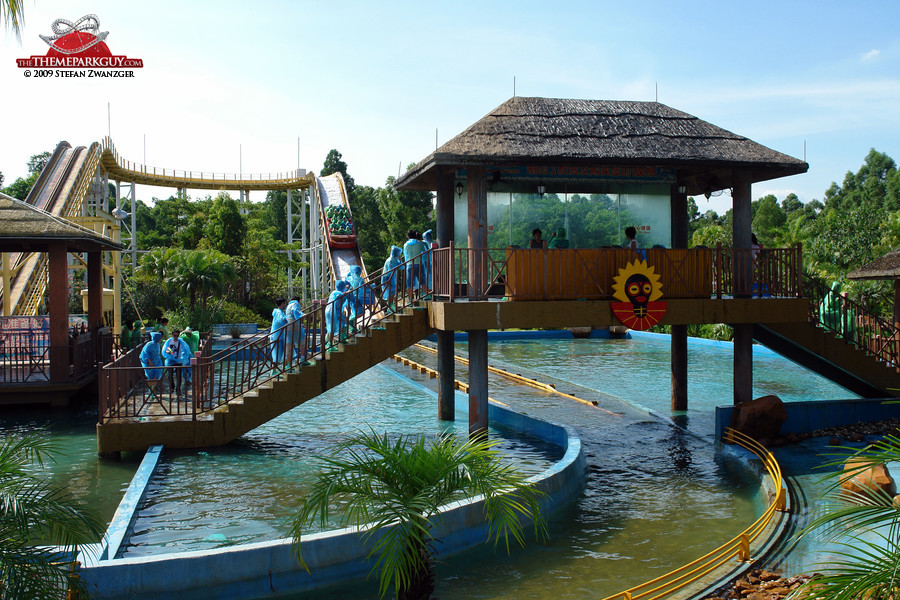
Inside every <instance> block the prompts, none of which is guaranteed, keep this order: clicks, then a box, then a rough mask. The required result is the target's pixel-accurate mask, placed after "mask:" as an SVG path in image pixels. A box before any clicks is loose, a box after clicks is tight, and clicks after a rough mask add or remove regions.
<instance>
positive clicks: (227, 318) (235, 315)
mask: <svg viewBox="0 0 900 600" xmlns="http://www.w3.org/2000/svg"><path fill="white" fill-rule="evenodd" d="M217 323H256V324H257V326H259V327H260V328H261V329H265V328H266V327H268V326H269V325H271V324H272V320H271V319H266V318H264V317H262V316H260V315H258V314H257V313H255V312H253V311H252V310H250V309H249V308H247V307H246V306H241V305H240V304H235V303H234V302H228V301H226V302H223V303H222V315H221V318H220V320H219V321H217Z"/></svg>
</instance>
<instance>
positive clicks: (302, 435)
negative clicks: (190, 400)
mask: <svg viewBox="0 0 900 600" xmlns="http://www.w3.org/2000/svg"><path fill="white" fill-rule="evenodd" d="M369 429H371V430H373V431H376V432H378V433H382V432H388V433H390V434H409V433H424V434H427V435H435V434H438V433H440V432H452V433H454V434H455V435H460V436H465V435H466V432H467V430H468V422H467V420H466V417H465V415H462V414H461V415H460V418H459V420H457V421H455V422H452V423H444V422H441V421H439V420H438V418H437V407H436V402H435V401H433V400H431V399H430V398H428V397H427V395H426V394H425V393H424V391H423V390H422V388H421V387H420V386H418V385H415V384H412V383H411V382H409V380H407V379H405V378H404V379H400V378H398V377H396V376H395V375H393V374H392V373H391V372H389V371H385V370H384V369H380V368H374V369H370V370H369V371H367V372H366V374H365V375H364V376H362V377H357V378H354V379H353V380H351V381H348V382H346V383H344V384H342V385H340V386H338V387H336V388H334V389H332V390H329V391H328V392H327V393H325V394H322V395H321V396H319V397H317V398H314V399H313V400H311V401H310V402H308V403H306V404H304V405H303V406H301V407H298V408H295V409H294V410H291V411H289V412H287V413H285V414H284V415H281V416H280V417H278V418H277V419H274V420H272V421H270V422H268V423H266V424H265V425H263V426H261V427H258V428H257V429H255V430H253V431H252V432H250V433H248V434H247V435H245V436H243V437H242V438H240V439H239V440H237V441H236V442H234V443H232V444H229V445H228V446H225V447H222V448H211V449H208V450H203V451H199V452H196V451H180V452H179V451H168V450H167V451H165V452H164V454H163V458H162V460H161V462H160V467H159V470H158V472H157V474H156V475H155V476H154V477H153V479H152V480H151V484H150V486H149V488H148V492H147V497H146V499H145V501H144V503H143V504H142V506H141V508H140V510H139V511H138V513H137V517H136V519H135V522H134V534H133V535H132V536H131V538H130V539H129V545H128V546H127V547H126V549H125V556H128V557H131V556H147V555H158V554H160V553H164V552H176V551H183V550H200V549H204V548H215V547H221V546H227V545H232V544H241V543H248V542H261V541H266V540H275V539H281V538H284V537H288V534H289V531H290V518H291V516H292V514H293V513H294V511H295V510H296V509H297V507H298V505H299V503H300V499H301V498H303V496H304V494H305V493H306V490H307V489H308V488H309V487H310V486H311V485H312V483H313V481H314V479H315V476H316V472H317V469H316V466H317V463H316V461H314V460H313V457H314V456H316V455H322V454H326V453H327V452H328V451H329V449H330V448H331V447H332V446H334V445H335V444H337V443H339V442H341V441H343V440H345V439H347V438H348V437H350V436H351V435H353V434H354V433H357V432H359V431H368V430H369ZM491 433H492V434H493V435H494V436H495V439H499V440H501V443H500V444H499V445H498V450H500V451H502V452H503V453H504V454H505V455H506V456H507V457H508V460H510V461H515V463H516V465H517V467H518V468H519V470H520V471H522V472H523V473H524V474H526V475H533V474H536V473H538V472H540V471H542V470H544V469H546V468H547V467H549V466H550V465H551V464H552V463H553V462H556V461H557V460H559V459H560V458H561V457H562V450H561V449H560V448H557V447H555V446H552V445H548V444H545V443H543V442H541V441H540V440H537V439H533V438H528V437H525V436H521V435H518V434H515V435H513V434H511V433H510V432H504V431H499V430H491ZM338 525H339V524H338V522H336V521H332V527H330V528H337V527H338ZM318 530H321V527H315V528H311V529H310V531H318Z"/></svg>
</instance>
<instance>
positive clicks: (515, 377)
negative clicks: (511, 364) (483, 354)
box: [415, 344, 622, 417]
mask: <svg viewBox="0 0 900 600" xmlns="http://www.w3.org/2000/svg"><path fill="white" fill-rule="evenodd" d="M415 346H416V347H417V348H420V349H422V350H427V351H428V352H431V353H433V354H437V350H435V349H434V348H429V347H428V346H425V345H423V344H416V345H415ZM454 358H455V359H456V360H458V361H459V362H460V363H462V364H464V365H468V364H469V361H468V359H465V358H463V357H462V356H456V355H454ZM488 371H490V372H491V373H494V374H495V375H499V376H501V377H505V378H507V379H510V380H512V381H515V382H517V383H521V384H524V385H527V386H530V387H533V388H536V389H539V390H543V391H545V392H550V393H551V394H556V395H557V396H562V397H563V398H568V399H569V400H574V401H575V402H580V403H582V404H586V405H587V406H593V407H594V408H596V409H597V410H602V411H603V412H605V413H607V414H610V415H613V416H616V417H621V416H622V415H620V414H619V413H614V412H612V411H610V410H606V409H605V408H600V407H599V406H597V401H596V400H582V399H581V398H579V397H577V396H573V395H572V394H566V393H565V392H560V391H559V390H557V389H556V388H555V387H553V386H552V385H551V384H549V383H543V382H540V381H538V380H536V379H531V378H529V377H525V376H523V375H519V374H518V373H510V372H509V371H504V370H503V369H498V368H497V367H492V366H490V365H488Z"/></svg>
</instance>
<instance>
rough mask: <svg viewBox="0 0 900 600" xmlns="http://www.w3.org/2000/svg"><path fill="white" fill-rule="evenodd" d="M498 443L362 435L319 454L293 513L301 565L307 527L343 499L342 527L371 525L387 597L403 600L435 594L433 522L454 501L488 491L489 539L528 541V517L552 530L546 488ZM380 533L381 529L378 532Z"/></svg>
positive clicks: (542, 529) (537, 527)
mask: <svg viewBox="0 0 900 600" xmlns="http://www.w3.org/2000/svg"><path fill="white" fill-rule="evenodd" d="M494 444H495V442H491V441H488V440H487V439H485V438H475V439H471V440H460V439H457V438H455V437H453V436H452V435H441V436H438V437H437V438H436V439H435V440H433V441H431V442H430V443H429V442H428V441H426V438H425V436H406V437H404V436H400V437H398V438H397V439H394V440H391V439H390V437H389V436H388V434H386V433H385V434H376V433H375V432H369V433H360V434H358V435H357V436H354V437H353V438H351V439H349V440H347V441H346V442H344V443H342V444H339V445H337V446H336V447H335V449H334V451H333V452H332V453H331V454H330V455H329V456H326V457H321V459H320V460H321V461H322V462H323V463H324V468H323V469H322V470H321V471H320V473H319V475H318V477H317V479H316V482H315V483H314V484H313V486H312V489H310V490H309V492H308V493H307V495H306V497H305V498H304V500H303V503H302V504H301V506H300V508H299V510H298V511H297V513H296V515H295V516H294V519H293V525H292V529H291V535H292V536H293V538H294V542H295V551H296V553H297V556H298V558H299V559H300V561H301V564H305V563H303V557H302V554H301V549H302V544H301V533H302V531H303V528H304V527H306V526H307V525H308V524H310V523H313V522H315V521H316V520H318V521H319V522H320V523H321V524H322V525H327V524H328V523H329V517H330V513H331V511H332V509H333V507H334V503H335V502H340V503H341V505H342V508H343V510H344V511H345V512H344V513H343V514H342V515H341V517H340V518H341V519H342V522H343V524H344V525H355V526H357V527H361V526H363V525H368V529H367V530H366V539H367V540H368V541H369V542H371V543H370V550H369V554H368V556H369V557H370V558H374V559H375V565H374V567H373V571H375V570H377V571H378V572H379V592H380V594H381V595H382V596H384V594H385V593H386V592H387V591H388V589H389V588H391V587H393V588H394V590H395V593H396V597H397V598H398V599H399V600H414V599H415V600H418V599H427V598H430V597H431V594H432V592H433V591H434V553H435V549H436V545H437V543H438V542H439V540H437V539H435V538H434V537H433V529H432V528H433V525H434V522H435V521H436V520H439V519H440V508H441V506H443V505H445V504H447V503H448V502H451V501H454V500H460V499H463V498H473V497H475V496H479V495H481V496H483V497H484V507H485V517H486V520H487V522H488V527H489V534H488V535H489V541H490V540H493V541H494V543H497V542H499V540H500V539H501V538H502V539H503V540H504V542H505V544H506V546H507V551H508V549H509V536H510V535H512V536H513V537H514V538H515V539H516V541H518V542H519V543H520V544H523V543H524V536H523V532H522V521H521V520H522V519H532V520H533V523H534V531H535V534H536V535H538V536H544V535H546V523H545V520H544V518H543V515H542V513H541V508H540V500H541V499H542V497H543V493H542V492H540V491H538V490H536V489H535V488H534V487H532V486H528V485H527V484H526V479H525V478H524V477H523V476H522V475H520V474H518V473H517V472H516V471H515V470H514V469H513V468H512V467H511V466H510V465H506V464H502V463H501V462H500V459H499V455H498V452H497V451H496V450H494V449H493V446H494ZM376 534H377V535H376Z"/></svg>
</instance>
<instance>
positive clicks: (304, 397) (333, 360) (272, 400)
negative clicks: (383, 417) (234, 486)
mask: <svg viewBox="0 0 900 600" xmlns="http://www.w3.org/2000/svg"><path fill="white" fill-rule="evenodd" d="M432 333H434V329H432V328H431V326H430V325H429V318H428V310H427V308H426V307H424V306H421V307H413V308H406V309H404V310H403V311H402V312H399V313H396V314H394V315H392V316H390V317H388V318H386V319H384V320H382V321H380V322H379V323H378V324H377V325H375V326H372V327H369V328H367V329H366V330H365V331H364V332H362V333H359V334H357V335H356V336H353V337H351V338H350V339H349V340H348V341H347V342H346V343H343V344H340V345H339V346H338V347H337V348H336V349H335V350H334V351H332V352H330V353H328V354H327V355H326V358H325V360H318V361H315V362H314V363H313V365H311V366H305V367H302V369H300V371H299V372H295V373H286V374H284V375H282V376H280V377H279V378H277V379H272V380H269V381H267V382H265V383H263V384H262V385H260V386H258V387H256V388H254V389H253V390H251V391H249V392H247V393H245V394H244V395H242V396H240V397H238V398H236V399H234V400H232V401H230V402H228V403H227V404H223V405H222V406H220V407H219V408H217V409H216V410H215V411H213V412H212V413H210V414H208V415H203V416H199V417H198V418H197V420H191V419H190V417H189V416H188V417H185V416H172V417H166V418H162V419H152V420H139V419H135V418H129V419H110V420H107V421H106V422H104V423H102V424H98V425H97V450H98V451H99V452H100V453H101V454H107V453H115V452H122V451H143V450H146V449H147V448H148V447H150V446H151V445H154V444H162V445H165V446H166V447H169V448H203V447H209V446H221V445H224V444H227V443H228V442H230V441H232V440H234V439H236V438H238V437H240V436H241V435H243V434H245V433H247V432H248V431H251V430H252V429H255V428H256V427H259V426H260V425H262V424H263V423H266V422H267V421H270V420H271V419H274V418H275V417H277V416H278V415H281V414H283V413H285V412H287V411H289V410H291V409H292V408H295V407H297V406H299V405H301V404H303V403H304V402H307V401H308V400H311V399H312V398H315V397H316V396H318V395H319V394H321V393H322V392H325V391H327V390H329V389H331V388H333V387H334V386H336V385H338V384H340V383H343V382H344V381H347V380H348V379H351V378H352V377H354V376H356V375H358V374H360V373H362V372H363V371H365V370H366V369H368V368H370V367H372V366H374V365H377V364H378V363H380V362H381V361H383V360H385V359H387V358H390V357H391V356H392V355H394V354H396V353H397V352H400V351H401V350H403V349H404V348H407V347H409V346H411V345H412V344H414V343H416V342H418V341H419V340H421V339H423V338H425V337H427V336H429V335H431V334H432Z"/></svg>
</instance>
